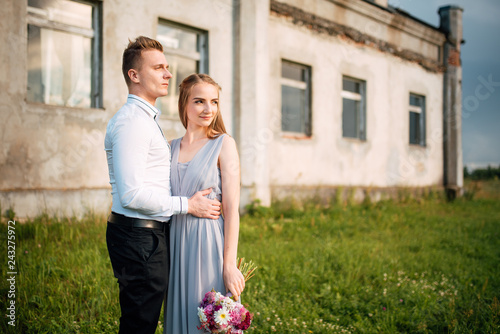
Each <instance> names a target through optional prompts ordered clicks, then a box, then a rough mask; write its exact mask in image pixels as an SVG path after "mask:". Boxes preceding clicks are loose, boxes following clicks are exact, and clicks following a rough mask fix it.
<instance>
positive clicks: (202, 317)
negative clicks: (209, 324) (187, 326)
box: [198, 307, 207, 322]
mask: <svg viewBox="0 0 500 334" xmlns="http://www.w3.org/2000/svg"><path fill="white" fill-rule="evenodd" d="M198 317H199V318H200V321H201V322H206V321H207V316H206V315H205V310H204V309H203V307H198Z"/></svg>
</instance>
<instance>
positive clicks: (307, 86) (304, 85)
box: [280, 59, 312, 138]
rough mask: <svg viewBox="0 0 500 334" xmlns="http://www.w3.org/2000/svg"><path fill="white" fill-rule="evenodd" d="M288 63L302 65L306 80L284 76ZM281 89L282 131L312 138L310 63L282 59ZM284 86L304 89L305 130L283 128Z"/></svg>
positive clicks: (292, 136)
mask: <svg viewBox="0 0 500 334" xmlns="http://www.w3.org/2000/svg"><path fill="white" fill-rule="evenodd" d="M284 63H287V64H290V65H292V66H298V67H301V68H302V70H304V80H303V81H299V80H295V79H291V78H286V77H283V73H282V68H283V64H284ZM280 69H281V70H280V73H281V74H280V88H281V89H280V90H281V120H282V121H281V128H280V130H281V133H282V135H283V136H285V137H291V138H311V137H312V68H311V66H309V65H305V64H302V63H298V62H295V61H291V60H288V59H280ZM283 86H287V87H291V88H296V89H300V90H303V91H304V93H305V94H304V96H305V101H304V106H303V107H304V108H303V110H301V116H302V119H301V120H300V121H301V123H303V125H304V128H305V131H301V132H297V131H290V130H284V129H283Z"/></svg>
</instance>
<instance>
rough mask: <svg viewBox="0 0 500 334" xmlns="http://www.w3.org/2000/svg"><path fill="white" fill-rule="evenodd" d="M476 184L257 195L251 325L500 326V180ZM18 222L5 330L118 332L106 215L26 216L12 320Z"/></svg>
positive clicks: (340, 328) (246, 246)
mask: <svg viewBox="0 0 500 334" xmlns="http://www.w3.org/2000/svg"><path fill="white" fill-rule="evenodd" d="M467 186H468V188H469V190H470V191H469V196H468V198H469V199H465V198H464V199H460V200H457V201H455V202H453V203H447V202H446V201H444V200H443V199H442V198H441V196H439V194H435V193H434V194H430V195H429V197H428V198H426V199H418V200H417V199H411V198H405V200H404V201H401V202H394V201H384V202H379V203H375V204H373V203H369V202H365V203H364V204H360V205H349V204H346V203H342V202H341V201H336V202H335V201H334V203H333V204H332V205H330V206H329V207H326V208H325V207H319V206H316V205H314V204H313V203H309V204H307V205H304V206H297V205H295V206H293V207H290V206H287V205H285V204H283V203H281V204H276V205H275V206H273V207H272V208H270V209H269V208H261V207H258V206H255V207H254V208H253V209H252V210H250V214H248V215H246V216H244V217H242V221H241V233H240V247H239V255H240V256H243V257H246V258H247V259H252V260H253V261H254V262H256V263H257V264H258V265H259V269H258V272H257V275H256V276H255V277H254V278H252V279H251V280H250V281H249V282H247V289H246V290H245V292H244V294H243V301H244V303H245V304H247V305H248V307H249V308H250V310H251V311H252V312H254V314H255V318H254V322H253V326H252V328H251V329H252V330H251V331H250V333H273V332H276V333H500V302H499V299H500V196H499V195H500V183H499V182H498V181H491V182H486V183H485V182H483V183H482V184H481V185H480V188H478V187H477V185H474V184H468V185H467ZM7 221H8V219H6V218H3V220H2V224H1V225H0V227H1V231H3V232H2V233H1V236H0V240H1V247H0V249H1V250H2V253H3V254H5V258H4V263H3V264H2V265H1V266H0V267H1V277H2V281H1V285H0V287H1V291H0V306H1V309H2V312H4V313H3V316H2V322H0V332H2V333H113V332H116V331H117V328H118V326H117V320H118V318H119V307H118V297H117V296H118V286H117V284H116V280H115V279H114V277H113V275H112V270H111V265H110V263H109V259H108V254H107V249H106V243H105V228H106V227H105V218H104V217H95V216H92V215H88V216H87V217H85V218H84V219H81V220H75V219H56V218H52V217H47V216H40V217H38V218H36V219H33V220H31V221H29V222H26V223H24V224H19V223H17V224H16V229H15V233H16V234H15V236H16V266H17V271H18V274H17V276H16V285H15V287H16V327H15V328H13V327H12V326H9V325H8V321H9V320H10V319H8V318H6V317H5V316H4V315H5V314H7V307H8V304H7V303H8V302H9V301H10V299H8V298H7V296H8V293H9V289H10V285H9V284H8V283H9V282H8V281H7V280H6V279H7V278H8V277H10V276H9V275H7V272H8V271H9V270H7V261H8V260H9V259H8V258H7V237H8V232H7V230H8V228H7ZM160 320H162V319H160ZM162 327H163V326H162V324H160V327H159V329H158V331H157V333H161V328H162Z"/></svg>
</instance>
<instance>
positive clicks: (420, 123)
mask: <svg viewBox="0 0 500 334" xmlns="http://www.w3.org/2000/svg"><path fill="white" fill-rule="evenodd" d="M409 109H410V144H415V145H420V146H425V97H424V96H420V95H416V94H411V93H410V107H409Z"/></svg>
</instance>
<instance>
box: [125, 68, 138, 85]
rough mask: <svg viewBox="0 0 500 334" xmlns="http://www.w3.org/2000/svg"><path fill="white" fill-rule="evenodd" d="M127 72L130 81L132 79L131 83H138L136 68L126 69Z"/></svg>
mask: <svg viewBox="0 0 500 334" xmlns="http://www.w3.org/2000/svg"><path fill="white" fill-rule="evenodd" d="M127 74H128V77H129V78H130V81H132V82H133V83H139V73H138V72H137V70H134V69H133V68H131V69H130V70H128V73H127Z"/></svg>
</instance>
